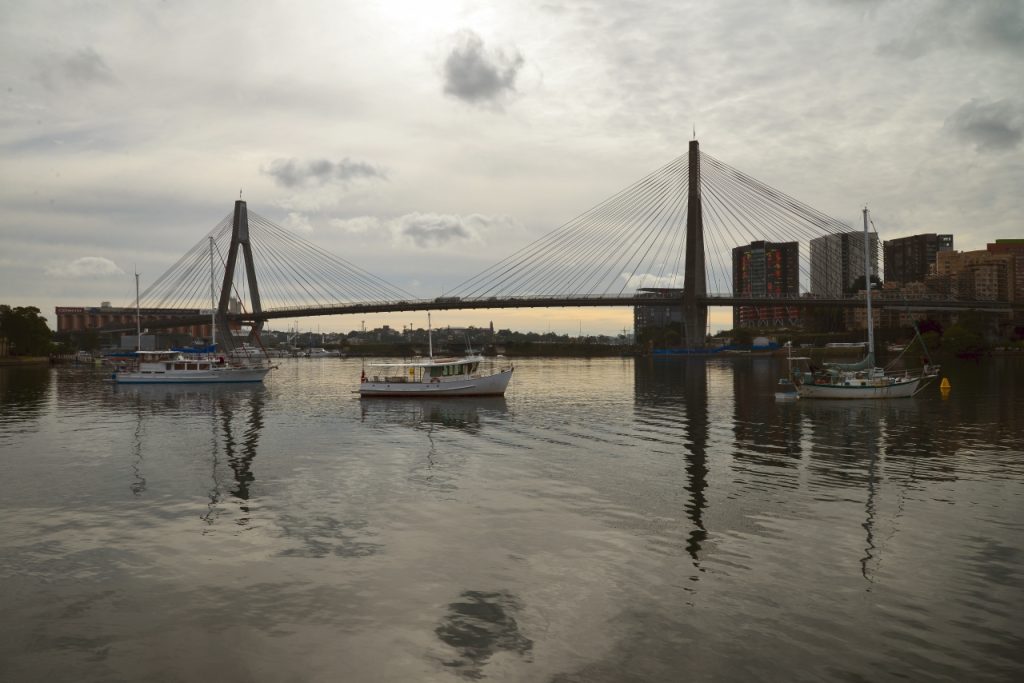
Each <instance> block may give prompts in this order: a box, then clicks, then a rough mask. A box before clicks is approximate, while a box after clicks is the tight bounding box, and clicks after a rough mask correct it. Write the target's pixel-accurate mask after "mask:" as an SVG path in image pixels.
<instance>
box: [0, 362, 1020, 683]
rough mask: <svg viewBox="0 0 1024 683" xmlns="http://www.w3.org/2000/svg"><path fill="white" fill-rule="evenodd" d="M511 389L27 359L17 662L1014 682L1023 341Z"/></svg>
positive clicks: (98, 670) (14, 499)
mask: <svg viewBox="0 0 1024 683" xmlns="http://www.w3.org/2000/svg"><path fill="white" fill-rule="evenodd" d="M516 365H517V370H516V376H515V379H514V381H513V385H512V387H511V388H510V390H509V393H508V395H507V396H506V398H505V399H487V400H462V399H452V400H448V401H444V400H434V401H413V400H408V401H407V400H386V399H377V400H373V401H360V400H359V399H358V398H356V397H355V396H354V395H353V394H352V391H353V389H354V388H355V386H356V385H355V383H356V382H357V381H358V376H359V370H360V364H359V361H352V360H339V359H322V360H285V361H281V367H280V369H279V370H277V371H275V372H274V373H272V375H271V377H270V379H268V381H267V383H266V385H265V386H259V387H234V388H232V387H205V388H197V387H180V388H177V387H135V388H130V387H129V388H126V387H114V386H111V385H109V384H104V383H103V382H102V381H101V374H100V373H99V372H98V371H93V370H91V369H77V368H58V369H55V370H51V369H49V368H17V369H13V368H0V511H2V515H3V524H2V526H0V587H2V589H0V679H2V680H4V681H38V680H51V681H139V680H160V681H193V680H208V679H211V678H212V679H215V680H218V681H466V680H476V679H487V680H502V681H552V682H556V681H557V682H562V683H565V682H576V681H579V682H583V681H587V682H590V681H679V680H744V681H749V680H766V681H778V680H787V681H818V680H872V681H878V680H894V679H899V678H910V679H913V680H950V681H961V680H972V681H984V680H1011V679H1017V680H1019V679H1020V676H1021V675H1022V673H1024V629H1022V624H1024V618H1022V617H1021V615H1022V614H1024V590H1022V589H1024V570H1022V566H1024V563H1022V561H1024V515H1022V512H1024V486H1022V484H1024V419H1021V416H1022V415H1024V390H1022V389H1021V387H1022V386H1024V360H1013V359H990V360H987V361H984V362H982V363H980V364H965V365H960V366H956V367H952V368H949V373H950V379H951V382H952V385H953V390H952V392H950V394H949V395H948V397H947V398H943V397H942V396H941V395H940V392H939V391H938V389H937V388H934V387H933V388H931V389H929V390H928V391H927V392H926V394H924V395H922V396H919V397H918V398H916V399H909V400H907V399H904V400H898V401H892V402H866V403H858V402H843V403H827V402H811V401H802V402H795V403H777V402H776V401H775V400H774V396H773V393H774V382H775V379H776V377H778V375H779V373H780V372H781V371H782V368H781V367H780V366H779V365H778V364H777V362H776V361H773V360H771V359H757V358H745V359H734V360H731V361H725V362H720V361H707V362H705V361H672V360H651V359H639V360H633V359H626V360H620V359H610V360H559V359H546V360H524V361H519V362H517V363H516Z"/></svg>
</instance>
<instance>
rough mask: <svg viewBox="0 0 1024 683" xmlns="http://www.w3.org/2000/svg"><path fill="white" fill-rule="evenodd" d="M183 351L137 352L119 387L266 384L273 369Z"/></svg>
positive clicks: (117, 377)
mask: <svg viewBox="0 0 1024 683" xmlns="http://www.w3.org/2000/svg"><path fill="white" fill-rule="evenodd" d="M191 355H192V354H185V353H181V352H179V351H136V354H135V362H134V363H133V364H132V365H131V366H122V367H119V368H118V369H116V370H115V371H114V372H113V374H112V376H111V379H113V380H114V381H115V382H117V383H118V384H209V383H213V382H217V383H224V382H262V381H263V378H264V377H266V376H267V373H268V372H270V371H271V369H272V366H270V365H269V364H267V363H260V362H253V363H238V362H229V361H228V360H227V359H226V358H223V357H195V358H190V357H189V356H191Z"/></svg>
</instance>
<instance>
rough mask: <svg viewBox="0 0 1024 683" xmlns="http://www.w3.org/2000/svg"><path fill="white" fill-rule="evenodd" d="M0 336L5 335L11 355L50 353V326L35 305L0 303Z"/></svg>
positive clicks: (44, 354) (43, 354)
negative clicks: (13, 305) (11, 305)
mask: <svg viewBox="0 0 1024 683" xmlns="http://www.w3.org/2000/svg"><path fill="white" fill-rule="evenodd" d="M0 336H4V337H7V342H8V343H9V344H10V349H11V354H12V355H17V356H46V355H48V354H49V353H50V328H49V327H48V326H47V325H46V319H45V318H43V317H42V316H40V315H39V309H38V308H36V307H35V306H16V307H14V308H11V307H10V306H8V305H6V304H0Z"/></svg>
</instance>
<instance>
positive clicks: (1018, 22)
mask: <svg viewBox="0 0 1024 683" xmlns="http://www.w3.org/2000/svg"><path fill="white" fill-rule="evenodd" d="M890 7H891V9H890V12H891V14H888V15H887V16H888V17H889V18H890V20H889V21H888V22H887V23H888V24H889V25H890V26H891V27H893V28H895V29H896V31H897V34H896V36H895V37H894V38H892V39H891V40H888V41H884V42H882V43H881V45H880V46H879V51H880V52H881V53H882V54H888V55H892V56H896V57H904V58H907V59H917V58H919V57H922V56H924V55H926V54H928V53H930V52H932V51H936V50H943V49H948V48H960V47H967V48H972V49H975V50H978V51H982V52H993V51H1000V52H1005V53H1009V54H1016V55H1017V56H1024V5H1022V4H1021V3H1020V0H987V1H986V2H975V3H966V2H959V1H956V0H933V1H932V2H926V3H893V4H892V5H891V6H890Z"/></svg>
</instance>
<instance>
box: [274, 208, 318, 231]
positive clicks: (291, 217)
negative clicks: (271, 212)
mask: <svg viewBox="0 0 1024 683" xmlns="http://www.w3.org/2000/svg"><path fill="white" fill-rule="evenodd" d="M281 227H283V228H285V229H287V230H291V231H292V232H300V233H304V234H309V233H311V232H313V226H312V224H311V223H310V222H309V218H307V217H306V215H305V214H302V213H297V212H295V211H292V212H290V213H289V214H288V216H287V217H286V218H285V219H284V222H283V223H282V224H281Z"/></svg>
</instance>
